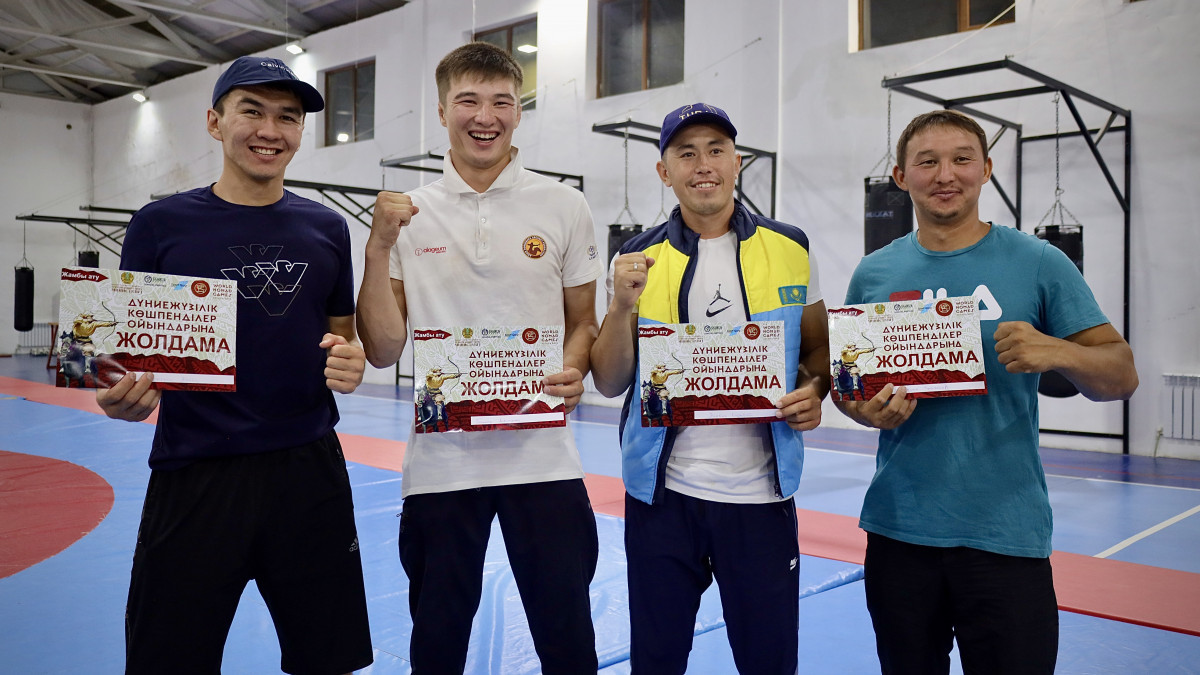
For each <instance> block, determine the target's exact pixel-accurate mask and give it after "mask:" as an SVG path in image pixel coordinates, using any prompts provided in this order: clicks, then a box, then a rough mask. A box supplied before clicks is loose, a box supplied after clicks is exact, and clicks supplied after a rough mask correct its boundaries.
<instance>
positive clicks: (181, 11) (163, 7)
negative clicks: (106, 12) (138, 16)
mask: <svg viewBox="0 0 1200 675" xmlns="http://www.w3.org/2000/svg"><path fill="white" fill-rule="evenodd" d="M121 2H122V3H123V4H126V5H134V6H136V7H142V8H144V9H153V10H158V11H160V12H169V13H171V14H175V15H178V16H186V17H188V18H190V19H197V20H200V21H210V22H212V23H219V24H223V25H226V26H236V27H238V28H245V29H248V30H252V31H254V32H256V33H266V34H268V35H279V36H281V37H294V38H302V37H307V36H308V33H307V32H304V31H291V30H287V29H286V28H275V27H273V26H266V25H263V24H262V23H255V22H254V21H250V20H247V19H241V18H238V17H236V16H229V15H227V14H217V13H214V12H202V11H199V10H195V9H192V8H191V7H180V6H179V5H172V4H168V3H165V2H150V0H121ZM203 65H209V64H207V63H206V64H203Z"/></svg>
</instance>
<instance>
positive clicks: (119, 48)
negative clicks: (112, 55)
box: [0, 23, 216, 66]
mask: <svg viewBox="0 0 1200 675" xmlns="http://www.w3.org/2000/svg"><path fill="white" fill-rule="evenodd" d="M75 30H78V29H72V32H74V31H75ZM0 32H4V33H11V34H13V35H29V36H32V37H40V38H46V39H49V40H58V41H59V42H63V43H66V44H69V45H75V46H77V47H91V48H93V49H107V50H110V51H114V52H123V53H126V54H136V55H138V56H150V57H153V58H156V59H159V60H162V61H178V62H180V63H190V64H192V65H196V66H212V65H216V64H215V62H213V61H211V60H208V59H203V60H202V59H194V58H191V57H188V56H184V55H182V54H168V53H165V52H160V51H155V50H153V49H139V48H137V47H126V46H124V45H118V44H113V43H111V42H97V41H95V40H80V39H79V38H73V37H67V36H64V35H55V34H54V33H47V32H46V31H43V30H36V29H33V28H30V27H25V26H15V25H13V24H8V23H6V24H0Z"/></svg>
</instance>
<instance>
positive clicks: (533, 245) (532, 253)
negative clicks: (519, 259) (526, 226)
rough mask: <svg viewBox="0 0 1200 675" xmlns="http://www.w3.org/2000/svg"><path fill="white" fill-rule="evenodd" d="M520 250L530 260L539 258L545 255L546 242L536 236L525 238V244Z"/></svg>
mask: <svg viewBox="0 0 1200 675" xmlns="http://www.w3.org/2000/svg"><path fill="white" fill-rule="evenodd" d="M521 250H522V251H524V252H525V255H527V256H529V257H530V258H535V259H536V258H540V257H542V256H544V255H546V240H545V239H542V238H541V237H539V236H537V235H536V234H535V235H531V236H528V237H525V242H524V243H522V244H521Z"/></svg>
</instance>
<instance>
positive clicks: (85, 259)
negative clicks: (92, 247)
mask: <svg viewBox="0 0 1200 675" xmlns="http://www.w3.org/2000/svg"><path fill="white" fill-rule="evenodd" d="M78 259H79V266H80V267H99V266H100V251H88V250H83V251H80V252H79V254H78Z"/></svg>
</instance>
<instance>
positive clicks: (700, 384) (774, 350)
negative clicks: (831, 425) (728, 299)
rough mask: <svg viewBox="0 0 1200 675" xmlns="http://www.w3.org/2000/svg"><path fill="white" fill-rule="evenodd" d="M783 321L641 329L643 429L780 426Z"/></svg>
mask: <svg viewBox="0 0 1200 675" xmlns="http://www.w3.org/2000/svg"><path fill="white" fill-rule="evenodd" d="M783 355H784V341H783V322H782V321H754V322H750V323H744V324H740V323H739V324H715V323H714V324H691V323H687V324H660V325H641V326H638V383H639V385H638V386H639V387H640V400H641V406H642V426H644V427H650V426H690V425H703V424H745V423H751V422H773V421H775V420H776V419H778V418H777V417H776V415H775V412H776V408H775V402H776V401H778V400H779V399H780V398H781V397H782V396H783V395H784V394H785V393H787V390H786V389H785V387H784V379H785V378H786V375H785V373H786V370H785V368H784V357H783Z"/></svg>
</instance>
